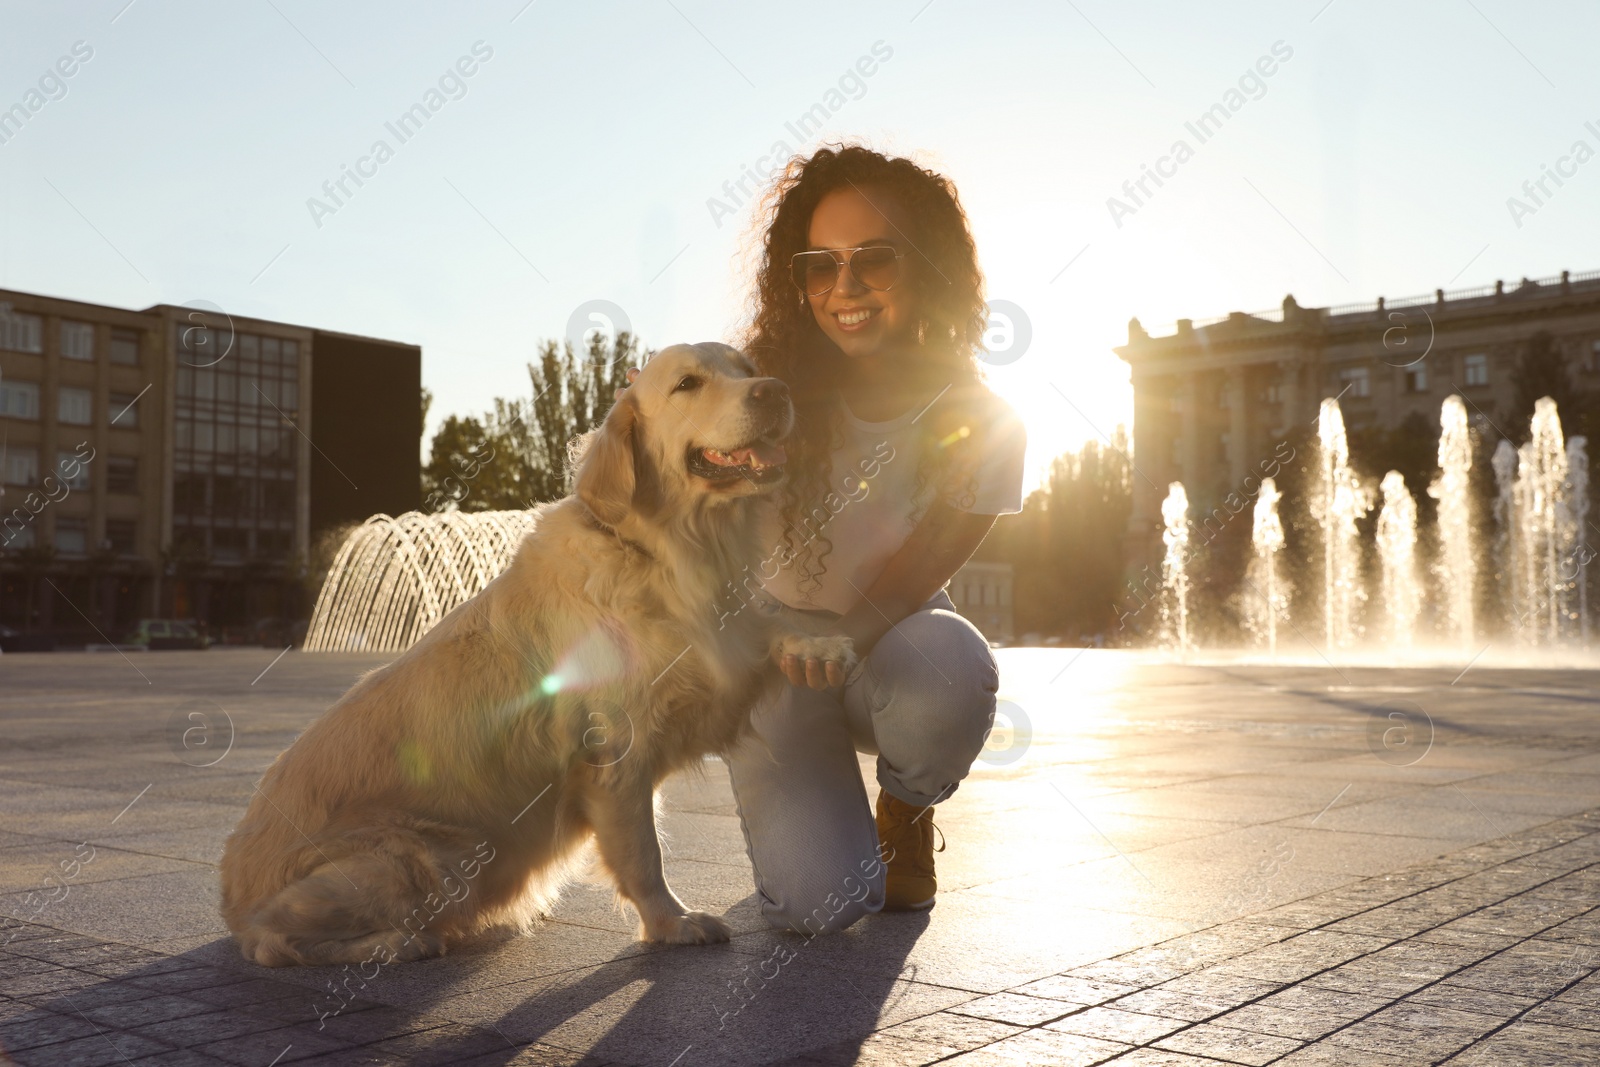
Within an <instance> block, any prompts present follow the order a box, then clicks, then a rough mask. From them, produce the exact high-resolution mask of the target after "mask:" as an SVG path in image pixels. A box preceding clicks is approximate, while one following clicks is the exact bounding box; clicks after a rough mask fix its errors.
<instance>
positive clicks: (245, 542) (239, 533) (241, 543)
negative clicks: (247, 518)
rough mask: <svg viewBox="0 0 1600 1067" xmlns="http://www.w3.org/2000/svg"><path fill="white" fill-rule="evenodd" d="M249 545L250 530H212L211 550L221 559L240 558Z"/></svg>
mask: <svg viewBox="0 0 1600 1067" xmlns="http://www.w3.org/2000/svg"><path fill="white" fill-rule="evenodd" d="M248 547H249V531H248V530H238V529H233V530H227V529H222V530H212V531H211V550H212V551H213V552H215V553H216V554H217V557H218V558H219V559H238V558H239V557H240V556H242V555H244V552H245V549H246V548H248Z"/></svg>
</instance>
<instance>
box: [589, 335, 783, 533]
mask: <svg viewBox="0 0 1600 1067" xmlns="http://www.w3.org/2000/svg"><path fill="white" fill-rule="evenodd" d="M793 427H794V407H793V405H792V404H791V403H790V402H789V389H788V387H787V386H785V385H784V384H783V383H782V382H780V381H778V380H777V379H776V378H758V377H756V375H755V367H754V365H753V364H752V363H751V362H750V360H749V359H748V358H747V357H746V356H745V355H744V354H743V353H741V352H739V351H738V350H737V349H734V348H729V347H728V346H727V345H722V344H716V343H714V342H702V343H700V344H696V345H672V346H671V347H669V348H665V349H662V350H661V351H660V352H658V353H656V355H655V356H654V357H653V358H652V359H651V360H650V362H649V363H647V364H646V365H645V367H644V369H643V370H642V371H640V372H639V375H638V377H637V378H635V379H634V381H633V384H631V385H630V386H629V387H628V388H627V389H626V390H625V391H624V392H623V393H622V394H621V396H620V397H619V399H618V400H617V403H616V405H615V406H614V407H613V408H612V410H611V412H610V414H608V415H607V416H606V420H605V422H604V424H602V425H601V427H600V429H598V430H596V431H595V432H594V435H593V437H592V438H591V439H590V440H589V442H588V443H587V445H586V447H585V449H584V453H583V459H582V461H581V463H580V466H579V468H578V474H577V480H576V481H577V485H576V488H577V492H578V495H579V496H580V497H581V498H582V499H583V500H584V502H585V503H587V504H588V505H589V507H590V509H591V510H592V511H594V513H595V514H596V515H597V516H599V518H600V519H601V520H602V521H604V522H607V523H611V524H616V523H618V522H620V521H622V519H623V518H624V517H625V516H626V515H627V514H628V513H629V512H630V511H649V512H655V511H661V510H668V509H671V508H673V507H675V506H676V505H678V504H682V503H692V502H704V501H707V500H732V499H737V498H740V497H746V496H751V495H754V494H756V493H763V492H766V491H768V490H769V489H772V488H774V487H775V486H777V485H779V484H781V483H782V481H783V477H784V461H785V459H786V458H787V457H786V456H785V454H784V451H783V446H782V445H780V444H779V443H778V442H779V441H781V440H782V439H783V438H784V437H786V436H788V434H789V431H790V430H791V429H793Z"/></svg>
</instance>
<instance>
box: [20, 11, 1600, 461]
mask: <svg viewBox="0 0 1600 1067" xmlns="http://www.w3.org/2000/svg"><path fill="white" fill-rule="evenodd" d="M0 26H3V27H4V30H5V32H4V33H3V34H0V109H4V108H10V107H12V106H13V105H16V104H21V105H23V107H24V108H25V109H28V110H29V112H30V113H29V115H28V118H27V120H26V122H23V123H21V126H20V129H15V128H13V126H14V125H15V123H13V126H0V133H4V135H5V139H4V143H0V213H3V214H0V222H3V224H0V287H3V288H10V289H17V290H23V291H29V292H39V293H44V294H48V295H53V296H63V297H69V298H73V299H78V300H86V301H91V302H96V303H105V304H112V305H119V306H128V307H145V306H148V305H151V304H156V303H173V304H184V303H188V302H191V301H201V302H205V303H207V304H210V305H214V306H217V307H220V308H222V309H225V310H226V311H228V312H229V313H231V314H236V315H240V316H251V317H259V318H267V319H275V320H280V321H286V322H293V323H299V324H304V325H311V326H317V327H321V328H325V329H334V330H342V331H347V332H351V333H358V334H367V335H372V336H377V337H385V338H392V339H395V340H400V341H406V342H412V343H417V344H420V345H422V347H423V382H424V384H425V385H426V386H427V387H428V388H429V389H431V390H432V391H433V393H434V396H435V400H434V405H433V409H432V415H431V419H430V422H431V424H433V425H436V424H437V423H438V421H439V420H441V419H442V418H443V417H444V416H445V415H447V414H451V413H458V414H465V413H472V412H478V411H481V410H483V409H486V408H488V407H489V406H490V403H491V401H492V399H493V398H494V397H496V396H507V397H510V396H517V395H525V394H526V393H527V392H528V382H527V376H526V371H525V365H526V363H527V362H528V360H529V359H530V358H531V357H532V355H533V353H534V351H535V349H536V346H537V344H538V342H539V341H540V340H541V339H544V338H559V337H562V336H566V335H567V333H568V329H569V323H571V322H572V321H573V320H574V317H575V316H576V319H577V321H578V322H579V323H580V324H586V323H587V322H588V321H589V320H588V319H587V317H586V316H587V312H588V310H589V309H590V308H591V307H592V306H594V305H593V302H596V301H604V302H606V305H608V306H609V307H614V308H617V309H620V310H621V314H622V316H623V317H625V318H626V320H627V322H628V324H629V325H631V327H632V329H633V330H634V332H635V333H636V334H638V335H639V336H640V337H641V338H642V340H643V341H644V342H645V343H646V344H647V345H650V346H652V347H658V348H659V347H664V346H665V345H667V344H671V343H674V342H678V341H697V340H712V339H716V340H728V341H731V340H734V339H736V337H737V335H738V332H739V328H740V325H741V323H742V322H743V321H744V318H745V315H746V310H747V304H746V301H747V298H748V295H749V292H750V289H751V280H752V272H753V263H754V260H753V255H752V252H753V250H754V249H755V248H756V246H757V237H758V231H757V229H756V222H757V219H756V215H755V213H754V207H755V205H754V199H753V197H752V196H750V195H749V194H750V193H752V192H753V190H754V189H755V188H756V183H755V182H753V181H752V178H764V177H765V176H766V175H765V171H766V170H767V169H770V167H771V165H772V164H771V160H772V158H773V151H774V149H775V148H777V147H779V143H780V142H781V148H782V150H783V151H785V152H787V151H795V152H800V153H806V152H809V151H811V150H813V149H814V148H815V147H817V146H818V144H820V143H821V142H822V141H838V140H850V141H858V142H862V143H866V144H869V145H871V146H873V147H875V148H878V149H880V150H883V151H886V152H890V153H893V154H899V155H907V156H910V157H912V158H915V159H916V160H918V161H919V162H920V163H922V164H924V165H925V166H929V167H932V168H933V169H936V170H938V171H940V172H941V173H944V174H946V175H948V176H949V177H950V178H951V179H953V180H954V181H955V183H956V185H957V187H958V189H959V191H960V195H961V198H962V202H963V204H964V206H965V207H966V209H967V211H968V213H969V216H970V219H971V223H972V227H973V231H974V236H975V238H976V241H977V247H978V251H979V257H980V262H981V265H982V267H983V269H984V271H985V274H986V276H987V279H988V295H989V297H990V299H991V301H994V302H996V307H997V309H998V310H999V311H1000V312H1002V313H1004V314H1003V315H997V317H996V318H995V320H994V322H995V327H996V328H995V331H994V335H993V336H994V347H995V349H996V353H995V355H994V357H993V359H992V366H991V367H990V368H989V377H990V381H991V383H992V385H993V387H994V388H995V389H996V391H998V392H999V393H1000V394H1001V395H1002V396H1004V397H1006V398H1007V399H1008V400H1009V401H1010V402H1011V403H1012V404H1013V406H1015V407H1016V408H1017V410H1018V411H1019V412H1020V413H1021V414H1022V416H1023V417H1024V419H1025V420H1026V421H1027V424H1028V429H1029V460H1028V462H1029V477H1030V481H1032V480H1036V479H1037V478H1038V477H1039V476H1040V474H1041V473H1042V471H1043V470H1044V469H1045V467H1046V466H1047V464H1048V463H1049V460H1050V459H1051V458H1052V457H1053V456H1055V455H1058V454H1060V453H1061V452H1063V451H1066V450H1069V449H1073V448H1076V447H1078V446H1080V445H1081V444H1082V443H1083V442H1085V441H1088V440H1093V439H1097V438H1101V437H1104V436H1106V435H1109V434H1111V433H1113V432H1114V429H1115V427H1116V425H1117V424H1118V423H1126V422H1129V421H1130V419H1131V411H1132V393H1131V389H1130V386H1129V384H1128V371H1127V366H1126V365H1125V364H1124V363H1122V362H1121V361H1120V360H1119V359H1118V358H1117V357H1116V356H1115V355H1114V354H1113V352H1112V348H1113V346H1115V345H1118V344H1121V343H1123V342H1125V340H1126V338H1127V324H1128V320H1129V319H1130V318H1131V317H1134V316H1137V317H1138V318H1139V319H1140V320H1141V322H1142V323H1143V324H1144V325H1145V326H1146V328H1147V329H1150V330H1151V332H1155V333H1160V332H1165V331H1167V330H1168V329H1170V324H1171V323H1172V322H1173V321H1175V320H1176V319H1178V318H1180V317H1183V318H1194V319H1202V318H1209V317H1212V316H1219V315H1223V314H1226V313H1227V312H1228V311H1231V310H1243V311H1252V310H1258V309H1265V308H1272V307H1276V306H1277V305H1278V304H1279V303H1280V302H1281V301H1282V299H1283V297H1284V295H1285V294H1287V293H1293V294H1294V295H1295V297H1296V299H1297V300H1298V301H1299V302H1300V303H1301V304H1302V305H1304V306H1323V305H1328V304H1343V303H1354V302H1361V301H1370V300H1373V299H1375V298H1376V297H1377V296H1378V295H1380V294H1382V295H1386V296H1388V297H1390V298H1394V297H1399V296H1405V295H1410V294H1414V293H1423V292H1429V291H1431V290H1433V289H1434V288H1437V287H1441V286H1443V287H1446V288H1463V287H1469V286H1476V285H1483V284H1492V283H1493V282H1494V281H1495V280H1496V279H1497V278H1505V279H1512V280H1514V279H1519V278H1521V277H1524V276H1533V277H1538V276H1542V275H1548V274H1554V273H1558V272H1559V271H1561V270H1563V269H1570V270H1573V271H1582V270H1593V269H1596V268H1600V158H1590V157H1591V156H1593V155H1594V154H1595V153H1600V68H1597V66H1596V64H1595V63H1594V61H1593V55H1592V51H1593V42H1595V41H1596V40H1600V4H1595V3H1592V2H1589V3H1579V2H1567V3H1550V4H1546V5H1543V6H1542V7H1540V8H1539V9H1537V11H1536V10H1535V9H1532V8H1529V7H1527V6H1526V5H1520V4H1516V3H1513V2H1511V0H1432V2H1417V3H1409V4H1404V5H1398V4H1392V3H1379V2H1377V0H1332V2H1331V3H1330V2H1328V0H1277V2H1274V3H1266V2H1208V3H1206V4H1193V3H1179V2H1171V0H1163V2H1152V3H1141V4H1128V3H1113V2H1110V0H1052V2H1048V3H1044V2H1041V3H994V2H986V3H978V2H964V0H931V2H929V0H889V2H882V3H876V4H872V5H865V4H859V3H855V4H847V3H830V2H827V0H815V2H813V3H809V4H805V5H800V6H794V5H778V4H749V3H732V2H721V0H715V2H713V0H639V2H620V3H589V4H579V3H573V2H566V3H561V2H555V0H534V2H532V3H529V2H528V0H503V2H502V0H494V2H486V3H451V4H448V5H445V4H436V3H435V4H423V3H382V4H380V3H376V2H368V3H354V2H352V3H341V4H326V3H312V2H310V0H238V2H235V3H230V4H227V5H219V4H213V3H200V2H198V0H194V2H182V0H171V2H161V0H133V3H131V4H130V3H128V0H108V2H104V3H102V2H83V3H43V2H35V3H0ZM65 70H70V71H71V74H70V76H62V74H61V72H62V71H65ZM469 71H470V73H467V72H469ZM864 71H870V74H864V73H863V72H864ZM1268 71H1270V74H1268V73H1266V72H1268ZM430 93H431V94H432V95H430ZM30 94H31V95H30ZM418 104H420V105H422V106H423V109H424V110H425V111H426V112H427V120H426V122H425V123H421V124H420V128H416V127H415V126H414V127H411V128H406V129H401V128H399V127H398V126H396V129H390V126H391V125H395V124H397V123H398V122H399V120H400V118H401V116H402V115H404V114H406V113H407V111H408V109H411V108H412V107H413V105H418ZM430 104H431V105H432V106H433V107H432V109H431V110H429V109H428V108H429V105H430ZM1219 104H1220V105H1222V112H1224V113H1226V119H1225V120H1214V122H1213V125H1212V127H1210V128H1206V129H1200V128H1199V127H1198V126H1197V125H1196V124H1197V123H1198V121H1199V118H1200V116H1201V115H1203V114H1205V113H1206V112H1207V111H1208V110H1209V109H1212V108H1213V106H1214V105H1219ZM817 105H821V107H822V109H823V110H824V111H825V112H827V113H828V116H827V119H826V122H825V124H824V125H823V126H822V127H821V129H820V130H818V131H816V132H814V133H813V132H811V131H808V130H800V131H799V133H800V134H807V135H808V136H804V137H802V136H797V134H796V132H795V131H794V130H791V129H790V126H792V125H795V124H796V123H797V120H798V119H799V117H800V116H802V115H804V114H806V113H807V112H812V113H813V114H817V112H815V111H813V109H814V108H815V107H816V106H817ZM1586 123H1587V124H1591V125H1592V128H1591V126H1586ZM1191 126H1196V129H1193V130H1192V129H1191V128H1190V127H1191ZM380 141H382V142H384V144H385V148H386V151H385V150H376V149H377V143H378V142H380ZM1579 141H1582V142H1584V143H1585V145H1586V146H1587V151H1586V152H1585V151H1579V150H1578V147H1577V145H1576V142H1579ZM1178 142H1183V148H1181V149H1180V148H1179V145H1178ZM763 157H765V159H766V163H765V165H763ZM1563 160H1565V162H1563ZM1547 167H1549V168H1552V169H1559V170H1560V171H1562V172H1563V173H1564V174H1565V176H1564V177H1562V178H1561V184H1559V185H1557V184H1556V183H1555V181H1554V180H1552V179H1550V178H1547V177H1545V173H1546V172H1545V168H1547ZM1146 168H1149V169H1151V170H1158V171H1161V172H1163V173H1165V175H1166V176H1165V177H1163V178H1162V180H1161V184H1160V185H1159V186H1158V185H1156V184H1155V182H1154V181H1153V180H1152V179H1150V178H1145V184H1144V188H1143V190H1140V188H1139V187H1138V186H1137V185H1136V184H1135V183H1137V182H1138V181H1139V179H1140V178H1141V177H1142V176H1143V175H1145V173H1146ZM758 169H759V171H758ZM350 171H356V172H358V174H364V175H365V176H364V177H362V179H361V183H360V184H359V185H357V184H356V183H355V181H354V180H353V179H351V178H349V177H345V175H346V174H347V173H348V172H350ZM747 175H748V176H747ZM341 178H343V182H344V189H343V191H342V192H341V191H340V190H339V188H338V186H337V185H336V184H334V183H337V182H338V181H339V180H340V179H341ZM741 178H743V179H744V187H743V189H742V190H741V189H740V188H739V187H738V185H737V183H738V182H739V181H740V179H741ZM1541 178H1544V183H1545V184H1544V191H1543V192H1542V193H1541V192H1540V190H1539V188H1538V186H1537V185H1533V186H1532V189H1533V192H1534V193H1535V194H1538V196H1537V201H1535V200H1534V199H1533V198H1531V197H1530V195H1529V194H1528V193H1527V192H1526V191H1525V190H1524V183H1537V182H1539V181H1540V179H1541ZM324 183H329V184H328V186H327V188H326V189H325V184H324ZM1125 183H1127V189H1125V187H1124V186H1125ZM329 190H331V192H330V191H329ZM1513 198H1516V199H1517V200H1518V201H1520V203H1521V204H1522V208H1521V209H1518V208H1517V207H1516V206H1515V205H1514V204H1513V203H1511V201H1512V199H1513ZM1119 204H1120V206H1119ZM1002 302H1003V303H1002ZM1019 312H1020V314H1019ZM607 314H608V315H609V317H610V318H611V319H612V320H616V319H617V318H618V315H617V314H616V313H615V312H610V311H608V312H607ZM596 321H599V320H596ZM1008 324H1009V328H1008ZM1019 324H1020V325H1019ZM1023 338H1025V341H1024V340H1022V339H1023ZM431 429H432V426H430V431H429V432H430V434H431Z"/></svg>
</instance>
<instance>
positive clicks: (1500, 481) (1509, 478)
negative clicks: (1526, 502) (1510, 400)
mask: <svg viewBox="0 0 1600 1067" xmlns="http://www.w3.org/2000/svg"><path fill="white" fill-rule="evenodd" d="M1490 464H1491V465H1492V466H1493V467H1494V484H1495V498H1494V528H1495V531H1496V533H1495V562H1496V564H1497V567H1498V577H1499V587H1500V604H1501V608H1502V610H1504V611H1505V613H1506V615H1507V617H1508V618H1510V620H1511V628H1512V631H1513V632H1514V633H1516V634H1519V635H1520V634H1521V632H1522V623H1523V615H1524V607H1523V605H1522V594H1523V583H1522V581H1521V576H1522V570H1521V568H1522V561H1521V559H1520V558H1519V555H1518V548H1519V540H1518V538H1517V488H1516V484H1517V446H1516V445H1513V444H1512V443H1511V442H1510V441H1507V440H1506V439H1505V438H1503V437H1502V438H1501V439H1500V443H1499V444H1497V445H1495V447H1494V458H1493V459H1492V460H1490Z"/></svg>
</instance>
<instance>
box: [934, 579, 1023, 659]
mask: <svg viewBox="0 0 1600 1067" xmlns="http://www.w3.org/2000/svg"><path fill="white" fill-rule="evenodd" d="M1011 579H1012V570H1011V564H1009V563H992V562H988V561H985V560H976V559H974V560H968V561H967V562H966V563H965V564H964V565H963V566H962V568H961V569H960V570H958V571H956V573H955V577H953V578H951V579H950V585H949V586H948V587H947V591H948V592H949V594H950V601H951V603H953V604H954V605H955V606H956V611H958V612H960V613H961V614H962V615H963V616H964V617H965V618H966V619H967V621H968V622H970V623H972V625H974V626H976V627H977V628H978V629H979V630H981V631H983V636H985V637H987V638H988V639H989V640H990V641H1002V642H1006V641H1011V640H1014V639H1015V637H1016V633H1015V628H1014V625H1013V622H1012V614H1011Z"/></svg>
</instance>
